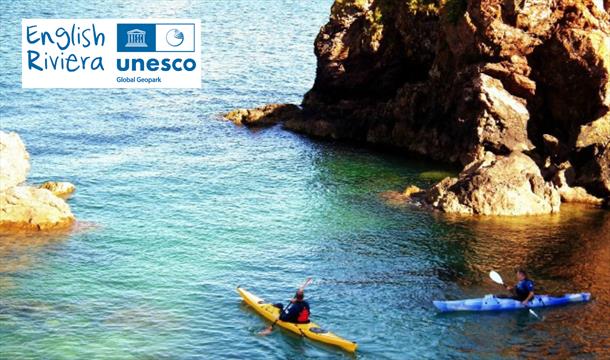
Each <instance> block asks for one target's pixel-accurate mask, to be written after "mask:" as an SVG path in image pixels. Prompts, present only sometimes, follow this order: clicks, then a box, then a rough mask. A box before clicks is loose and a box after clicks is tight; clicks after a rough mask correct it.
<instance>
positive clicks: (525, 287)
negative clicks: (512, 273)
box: [515, 279, 534, 299]
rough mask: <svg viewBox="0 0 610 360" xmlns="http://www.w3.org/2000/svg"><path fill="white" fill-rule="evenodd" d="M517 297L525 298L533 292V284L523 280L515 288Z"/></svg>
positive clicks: (530, 281) (528, 280)
mask: <svg viewBox="0 0 610 360" xmlns="http://www.w3.org/2000/svg"><path fill="white" fill-rule="evenodd" d="M515 291H516V292H517V296H519V297H522V298H524V299H525V298H526V297H527V296H528V295H529V293H530V292H532V291H534V282H533V281H532V280H530V279H523V280H521V281H519V282H518V283H517V285H516V286H515Z"/></svg>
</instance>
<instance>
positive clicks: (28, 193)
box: [0, 131, 74, 231]
mask: <svg viewBox="0 0 610 360" xmlns="http://www.w3.org/2000/svg"><path fill="white" fill-rule="evenodd" d="M29 168H30V164H29V155H28V153H27V151H26V149H25V146H24V145H23V142H22V141H21V138H20V137H19V135H17V134H16V133H8V134H7V133H5V132H2V131H0V230H1V231H7V230H8V231H15V230H47V229H54V228H62V227H67V226H69V225H70V224H72V222H73V221H74V215H72V212H71V211H70V206H69V205H68V204H67V203H66V202H65V201H64V200H63V199H61V198H59V197H57V196H56V195H54V194H53V193H52V192H51V191H49V190H47V189H46V188H36V187H31V186H26V185H23V184H22V183H23V182H24V181H25V179H26V177H27V173H28V171H29ZM67 184H69V183H65V184H64V185H62V186H61V187H62V188H63V190H68V189H69V188H70V186H69V185H67ZM70 185H71V184H70ZM73 188H74V186H73V185H72V191H73Z"/></svg>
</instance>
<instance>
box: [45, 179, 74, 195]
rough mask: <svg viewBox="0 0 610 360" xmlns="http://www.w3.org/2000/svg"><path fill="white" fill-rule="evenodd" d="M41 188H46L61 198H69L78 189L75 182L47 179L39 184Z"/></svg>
mask: <svg viewBox="0 0 610 360" xmlns="http://www.w3.org/2000/svg"><path fill="white" fill-rule="evenodd" d="M38 188H39V189H46V190H49V191H50V192H52V193H53V195H55V196H58V197H60V198H64V199H65V198H68V197H70V195H72V193H73V192H74V191H75V190H76V187H75V186H74V184H72V183H69V182H66V181H47V182H45V183H43V184H40V185H39V186H38Z"/></svg>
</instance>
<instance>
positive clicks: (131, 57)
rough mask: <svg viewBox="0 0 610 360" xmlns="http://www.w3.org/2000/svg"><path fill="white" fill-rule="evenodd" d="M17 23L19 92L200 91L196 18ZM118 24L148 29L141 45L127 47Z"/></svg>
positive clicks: (124, 34)
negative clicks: (95, 89) (19, 40)
mask: <svg viewBox="0 0 610 360" xmlns="http://www.w3.org/2000/svg"><path fill="white" fill-rule="evenodd" d="M21 24H22V26H21V28H22V66H21V69H22V77H21V84H22V87H23V88H200V87H201V24H200V21H199V20H198V19H23V20H22V22H21ZM119 25H121V26H122V27H127V28H131V29H137V30H140V31H136V32H138V33H141V34H142V33H145V31H142V30H141V29H138V28H142V29H147V30H149V34H148V35H145V36H147V37H146V45H137V46H136V47H129V46H126V45H127V42H128V41H127V40H126V39H127V34H126V32H121V34H122V35H121V34H120V33H119V31H118V28H119ZM151 29H154V30H156V31H154V30H153V31H154V32H155V36H154V38H153V37H152V34H151V33H150V30H151ZM94 32H95V33H94ZM168 33H169V34H168ZM94 34H95V35H97V36H94ZM121 36H122V38H121ZM94 38H95V39H97V40H98V41H97V42H96V41H95V39H94ZM43 39H44V40H45V44H43ZM119 40H120V41H119ZM181 40H182V41H181ZM118 41H119V42H118ZM153 43H154V46H153V45H152V44H153ZM131 45H133V44H131ZM143 46H144V47H143ZM151 46H152V47H151ZM60 47H61V48H60ZM117 60H118V61H119V63H120V64H122V66H119V63H117ZM100 64H101V65H100ZM127 65H128V66H127ZM102 67H103V69H102ZM120 69H125V70H124V71H122V70H120Z"/></svg>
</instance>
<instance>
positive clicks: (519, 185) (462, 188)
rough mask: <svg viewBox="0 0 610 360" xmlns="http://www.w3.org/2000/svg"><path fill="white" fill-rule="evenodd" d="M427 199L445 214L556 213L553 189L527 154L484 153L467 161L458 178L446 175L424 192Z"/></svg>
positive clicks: (557, 199)
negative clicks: (474, 159) (479, 157)
mask: <svg viewBox="0 0 610 360" xmlns="http://www.w3.org/2000/svg"><path fill="white" fill-rule="evenodd" d="M427 200H428V202H429V203H430V204H431V205H432V206H433V207H434V208H437V209H440V210H442V211H444V212H448V213H459V214H480V215H509V216H515V215H537V214H548V213H555V212H559V208H560V204H561V201H560V197H559V193H558V192H557V190H556V189H555V188H554V187H553V186H552V185H551V184H550V183H547V182H545V181H544V179H543V178H542V175H541V174H540V169H539V168H538V166H537V165H536V163H535V162H534V161H533V160H532V159H531V158H530V157H528V156H527V155H525V154H523V153H519V152H513V153H511V154H510V155H509V156H495V155H493V154H492V153H489V152H488V153H487V154H485V157H484V158H483V159H482V160H478V161H475V162H474V163H472V164H469V165H468V166H467V167H466V169H465V170H464V171H463V172H462V173H460V175H459V177H458V178H446V179H444V180H442V181H441V182H440V183H438V184H436V185H435V186H433V187H432V188H431V189H430V190H429V191H428V194H427Z"/></svg>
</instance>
